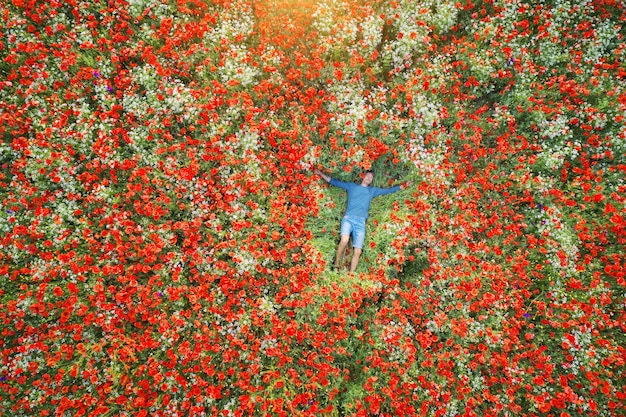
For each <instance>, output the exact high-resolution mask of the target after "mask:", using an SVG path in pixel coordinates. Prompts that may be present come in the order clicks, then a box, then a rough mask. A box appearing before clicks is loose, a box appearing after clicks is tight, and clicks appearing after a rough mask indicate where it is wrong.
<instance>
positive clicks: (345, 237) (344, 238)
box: [339, 235, 350, 245]
mask: <svg viewBox="0 0 626 417" xmlns="http://www.w3.org/2000/svg"><path fill="white" fill-rule="evenodd" d="M349 240H350V235H341V239H340V240H339V243H340V244H342V245H345V244H347V243H348V241H349Z"/></svg>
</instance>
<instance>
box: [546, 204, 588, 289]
mask: <svg viewBox="0 0 626 417" xmlns="http://www.w3.org/2000/svg"><path fill="white" fill-rule="evenodd" d="M561 218H562V214H561V212H560V210H559V209H558V208H557V207H551V208H549V209H547V210H541V212H540V214H539V216H538V220H539V222H538V225H537V228H538V233H539V234H540V235H543V236H549V237H551V238H552V239H550V240H548V242H547V245H548V247H549V252H548V259H549V261H550V264H551V265H552V267H553V268H554V269H555V270H557V271H562V275H563V276H565V275H568V276H576V275H578V271H577V270H576V260H577V259H578V256H579V253H578V245H577V241H578V239H577V238H576V237H575V236H576V234H575V232H574V231H573V230H570V229H569V228H568V226H567V224H566V223H563V222H562V221H561ZM563 254H564V255H563ZM563 284H564V283H563V282H561V280H560V279H557V287H558V288H560V287H561V286H562V285H563Z"/></svg>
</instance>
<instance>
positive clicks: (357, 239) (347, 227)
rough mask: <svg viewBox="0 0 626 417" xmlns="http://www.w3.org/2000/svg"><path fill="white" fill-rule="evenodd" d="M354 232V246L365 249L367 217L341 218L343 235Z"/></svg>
mask: <svg viewBox="0 0 626 417" xmlns="http://www.w3.org/2000/svg"><path fill="white" fill-rule="evenodd" d="M350 234H352V246H353V247H355V248H359V249H363V242H364V241H365V218H363V217H357V216H343V218H342V219H341V235H342V236H345V235H350Z"/></svg>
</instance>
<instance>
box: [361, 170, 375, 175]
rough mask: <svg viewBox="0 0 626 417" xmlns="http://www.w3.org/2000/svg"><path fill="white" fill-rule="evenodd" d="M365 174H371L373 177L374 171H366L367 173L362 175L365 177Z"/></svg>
mask: <svg viewBox="0 0 626 417" xmlns="http://www.w3.org/2000/svg"><path fill="white" fill-rule="evenodd" d="M365 174H372V175H374V171H372V170H371V169H368V170H367V171H365V173H364V174H363V175H365Z"/></svg>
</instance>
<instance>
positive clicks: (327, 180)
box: [315, 169, 330, 182]
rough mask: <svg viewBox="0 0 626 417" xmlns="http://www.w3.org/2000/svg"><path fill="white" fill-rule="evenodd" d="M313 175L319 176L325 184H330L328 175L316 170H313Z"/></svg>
mask: <svg viewBox="0 0 626 417" xmlns="http://www.w3.org/2000/svg"><path fill="white" fill-rule="evenodd" d="M315 173H316V174H317V175H319V176H320V177H322V178H324V181H326V182H330V177H329V176H328V175H326V174H324V173H323V172H322V171H320V170H319V169H316V170H315Z"/></svg>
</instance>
